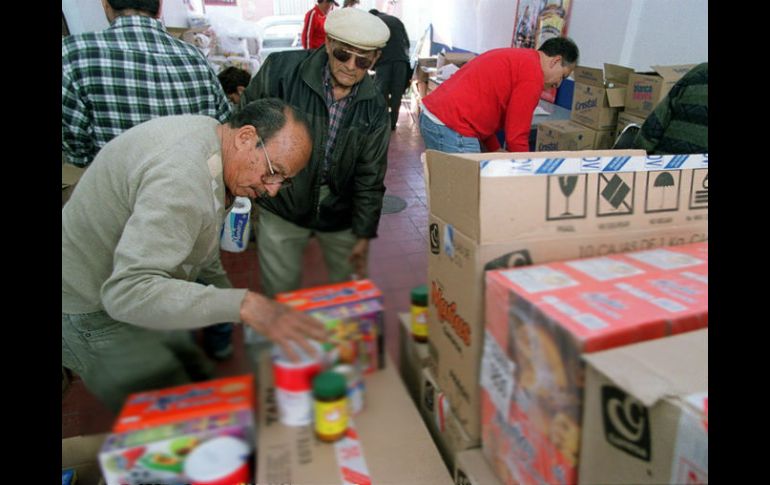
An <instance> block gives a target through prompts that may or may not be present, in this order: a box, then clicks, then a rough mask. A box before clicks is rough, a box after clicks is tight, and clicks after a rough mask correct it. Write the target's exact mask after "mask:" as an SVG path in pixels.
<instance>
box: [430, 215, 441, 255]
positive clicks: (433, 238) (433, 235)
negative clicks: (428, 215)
mask: <svg viewBox="0 0 770 485" xmlns="http://www.w3.org/2000/svg"><path fill="white" fill-rule="evenodd" d="M439 248H440V240H439V235H438V224H436V223H435V222H434V223H433V224H431V225H430V252H431V253H433V254H438V253H439V252H440V249H439Z"/></svg>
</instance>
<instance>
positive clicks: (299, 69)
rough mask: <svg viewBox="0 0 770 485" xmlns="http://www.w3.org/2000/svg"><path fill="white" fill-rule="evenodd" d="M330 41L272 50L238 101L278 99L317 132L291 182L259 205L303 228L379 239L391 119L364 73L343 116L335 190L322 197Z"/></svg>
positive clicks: (332, 181)
mask: <svg viewBox="0 0 770 485" xmlns="http://www.w3.org/2000/svg"><path fill="white" fill-rule="evenodd" d="M327 62H328V55H327V54H326V50H325V46H321V47H320V48H318V49H316V50H313V51H310V50H302V51H288V52H280V53H273V54H270V55H269V56H268V58H267V60H265V62H264V64H262V67H260V69H259V72H257V74H256V75H255V76H254V78H253V79H252V80H251V82H250V83H249V86H248V87H247V88H246V91H244V93H243V95H242V96H241V104H242V105H243V104H245V103H248V102H249V101H253V100H255V99H259V98H267V97H276V98H280V99H282V100H284V101H285V102H287V103H289V104H291V105H292V106H294V107H295V108H297V109H298V110H300V111H302V112H303V113H305V115H306V116H307V118H308V120H309V121H310V127H311V132H312V136H313V154H312V156H311V159H310V162H309V163H308V165H307V166H306V167H305V168H304V169H303V170H302V171H301V172H300V173H299V174H297V176H296V177H294V179H293V184H292V186H291V187H287V188H286V189H283V190H281V191H280V192H278V195H277V196H276V197H274V198H260V199H258V200H259V204H260V205H261V206H262V207H264V208H265V209H267V210H269V211H271V212H273V213H275V214H278V215H279V216H281V217H283V218H284V219H286V220H288V221H291V222H293V223H294V224H297V225H299V226H302V227H306V228H310V229H317V230H321V231H339V230H343V229H348V228H351V229H352V230H353V234H355V235H356V236H358V237H359V238H374V237H377V225H378V224H379V220H380V211H381V210H382V199H383V196H384V194H385V185H384V184H383V179H384V178H385V170H386V169H387V164H388V159H387V157H388V141H389V139H390V121H389V115H388V108H387V105H386V104H385V100H384V98H383V97H382V95H381V94H380V93H379V92H378V91H377V89H376V88H375V86H374V81H373V80H372V79H371V78H370V77H369V76H366V77H364V79H363V81H361V83H360V84H359V88H358V93H357V94H356V96H355V98H354V99H353V100H352V102H351V104H350V105H348V107H347V110H346V112H345V115H344V117H343V119H342V122H341V125H340V128H339V131H338V132H337V141H336V144H335V147H334V151H333V152H332V155H331V161H330V167H329V190H330V192H331V193H330V195H329V196H328V197H327V198H326V199H324V200H323V201H319V200H318V199H319V190H320V186H321V168H322V165H323V159H324V152H325V147H326V139H327V135H328V127H329V111H328V109H327V108H326V102H325V97H324V87H323V69H324V66H325V65H326V64H327Z"/></svg>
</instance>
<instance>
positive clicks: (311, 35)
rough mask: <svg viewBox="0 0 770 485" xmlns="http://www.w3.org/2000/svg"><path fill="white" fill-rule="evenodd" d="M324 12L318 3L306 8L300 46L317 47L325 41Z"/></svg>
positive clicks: (306, 47) (304, 47) (305, 47)
mask: <svg viewBox="0 0 770 485" xmlns="http://www.w3.org/2000/svg"><path fill="white" fill-rule="evenodd" d="M325 23H326V14H324V13H323V11H322V10H321V9H320V8H318V5H316V6H315V7H313V8H311V9H310V10H308V12H307V13H306V14H305V22H304V23H303V24H302V48H303V49H317V48H318V47H321V46H322V45H323V43H324V42H326V29H325V28H324V24H325Z"/></svg>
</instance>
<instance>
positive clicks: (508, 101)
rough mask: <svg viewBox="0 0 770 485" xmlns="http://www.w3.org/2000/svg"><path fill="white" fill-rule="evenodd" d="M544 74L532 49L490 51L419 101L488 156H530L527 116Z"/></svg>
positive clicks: (469, 62) (533, 104)
mask: <svg viewBox="0 0 770 485" xmlns="http://www.w3.org/2000/svg"><path fill="white" fill-rule="evenodd" d="M543 83H544V79H543V69H542V67H541V66H540V56H539V54H538V52H537V51H536V50H534V49H517V48H510V47H506V48H501V49H492V50H490V51H487V52H484V53H483V54H481V55H479V56H477V57H474V58H473V59H471V60H470V61H468V63H467V64H465V65H463V67H462V68H461V69H460V70H459V71H457V72H456V73H454V74H453V75H452V76H451V77H450V78H449V79H447V80H446V81H444V82H442V83H441V84H440V85H439V86H438V87H437V88H436V89H434V90H433V91H432V92H431V93H430V94H429V95H427V96H426V97H425V98H424V99H423V104H424V105H425V107H426V108H428V111H430V112H431V113H433V114H434V115H436V117H437V118H438V119H440V120H441V121H442V122H443V123H444V124H445V125H446V126H447V127H448V128H451V129H452V130H454V131H456V132H457V133H459V134H461V135H462V136H470V137H474V138H478V139H479V140H480V141H481V142H482V143H483V144H484V147H485V148H486V150H487V151H496V150H498V149H500V143H499V142H498V141H497V137H496V133H497V132H498V131H499V130H501V129H503V130H504V131H505V144H506V147H505V148H506V150H507V151H509V152H528V151H529V132H530V129H531V126H532V116H533V113H534V112H535V107H537V103H538V101H539V99H540V93H542V92H543Z"/></svg>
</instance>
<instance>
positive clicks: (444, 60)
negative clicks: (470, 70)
mask: <svg viewBox="0 0 770 485" xmlns="http://www.w3.org/2000/svg"><path fill="white" fill-rule="evenodd" d="M474 57H476V54H474V53H472V52H440V53H439V54H438V58H437V59H436V69H441V68H442V67H443V66H445V65H447V64H454V65H455V66H457V67H462V66H463V64H465V63H466V62H468V61H470V60H471V59H473V58H474Z"/></svg>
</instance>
